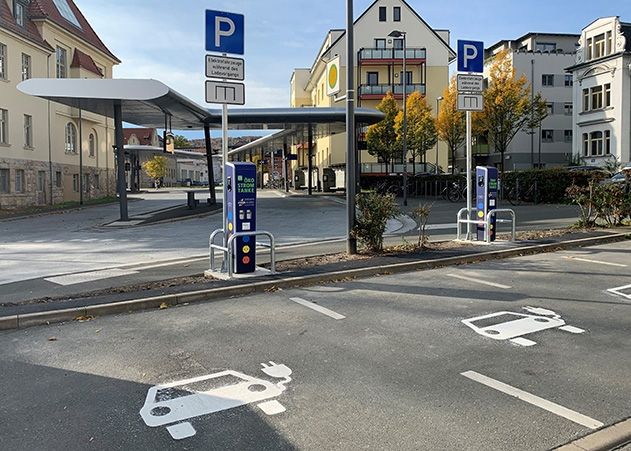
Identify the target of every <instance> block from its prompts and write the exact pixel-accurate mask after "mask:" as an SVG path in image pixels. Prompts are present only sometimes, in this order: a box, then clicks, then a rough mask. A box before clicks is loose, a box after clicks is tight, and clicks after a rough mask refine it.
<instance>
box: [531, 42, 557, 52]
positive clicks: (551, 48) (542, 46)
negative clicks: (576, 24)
mask: <svg viewBox="0 0 631 451" xmlns="http://www.w3.org/2000/svg"><path fill="white" fill-rule="evenodd" d="M556 50H557V45H556V44H555V43H553V42H537V43H536V44H535V51H536V52H556Z"/></svg>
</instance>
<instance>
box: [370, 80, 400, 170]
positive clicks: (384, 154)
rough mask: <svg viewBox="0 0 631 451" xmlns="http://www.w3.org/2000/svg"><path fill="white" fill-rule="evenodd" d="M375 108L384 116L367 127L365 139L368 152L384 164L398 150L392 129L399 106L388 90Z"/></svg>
mask: <svg viewBox="0 0 631 451" xmlns="http://www.w3.org/2000/svg"><path fill="white" fill-rule="evenodd" d="M377 109H378V110H379V111H381V112H382V113H384V114H385V115H386V117H385V118H384V119H383V120H382V121H381V122H379V123H377V124H374V125H371V126H370V127H368V132H367V134H366V140H367V141H368V153H369V154H370V155H372V156H373V157H377V158H379V159H380V160H381V161H383V162H384V163H385V164H386V167H388V164H390V162H391V161H393V159H394V157H395V155H396V154H397V152H398V151H399V150H400V147H399V146H398V143H397V133H396V131H395V129H394V121H395V118H396V116H397V113H398V112H399V106H398V105H397V101H396V100H395V99H394V95H392V93H391V92H388V93H387V94H386V95H385V97H384V98H383V99H381V102H379V104H378V105H377Z"/></svg>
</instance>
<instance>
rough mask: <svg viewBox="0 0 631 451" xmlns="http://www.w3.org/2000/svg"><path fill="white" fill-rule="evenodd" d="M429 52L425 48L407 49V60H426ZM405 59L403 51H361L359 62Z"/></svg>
mask: <svg viewBox="0 0 631 451" xmlns="http://www.w3.org/2000/svg"><path fill="white" fill-rule="evenodd" d="M426 58H427V50H426V49H424V48H407V49H405V59H410V60H413V59H426ZM392 59H397V60H398V59H400V60H402V59H403V49H395V48H389V49H375V48H371V49H361V50H360V51H359V60H360V61H362V60H392Z"/></svg>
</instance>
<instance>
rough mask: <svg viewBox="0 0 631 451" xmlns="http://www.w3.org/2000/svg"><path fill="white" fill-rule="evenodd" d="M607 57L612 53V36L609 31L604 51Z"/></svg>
mask: <svg viewBox="0 0 631 451" xmlns="http://www.w3.org/2000/svg"><path fill="white" fill-rule="evenodd" d="M605 51H606V52H607V55H611V54H612V53H613V36H612V33H611V31H608V32H607V48H606V49H605Z"/></svg>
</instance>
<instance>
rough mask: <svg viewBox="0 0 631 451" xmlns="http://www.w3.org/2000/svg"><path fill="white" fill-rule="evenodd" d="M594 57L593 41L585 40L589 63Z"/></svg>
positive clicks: (590, 39)
mask: <svg viewBox="0 0 631 451" xmlns="http://www.w3.org/2000/svg"><path fill="white" fill-rule="evenodd" d="M593 56H594V40H593V39H592V38H589V39H587V60H588V61H589V60H590V59H592V58H593Z"/></svg>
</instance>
